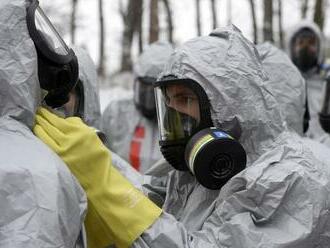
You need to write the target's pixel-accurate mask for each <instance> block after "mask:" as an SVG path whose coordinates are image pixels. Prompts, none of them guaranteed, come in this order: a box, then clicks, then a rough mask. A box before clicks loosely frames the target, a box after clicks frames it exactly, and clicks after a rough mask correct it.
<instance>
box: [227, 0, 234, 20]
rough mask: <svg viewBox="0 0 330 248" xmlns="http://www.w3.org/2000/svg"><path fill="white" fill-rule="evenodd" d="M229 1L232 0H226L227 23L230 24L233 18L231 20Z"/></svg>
mask: <svg viewBox="0 0 330 248" xmlns="http://www.w3.org/2000/svg"><path fill="white" fill-rule="evenodd" d="M231 1H232V0H227V14H228V16H227V25H230V24H232V23H233V20H232V15H231V14H232V7H231Z"/></svg>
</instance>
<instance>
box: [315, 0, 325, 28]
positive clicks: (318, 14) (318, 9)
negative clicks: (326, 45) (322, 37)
mask: <svg viewBox="0 0 330 248" xmlns="http://www.w3.org/2000/svg"><path fill="white" fill-rule="evenodd" d="M323 9H324V3H323V0H316V1H315V8H314V18H313V19H314V22H315V23H316V24H317V25H318V26H319V27H320V29H321V30H322V31H323V26H324V19H325V13H324V11H323Z"/></svg>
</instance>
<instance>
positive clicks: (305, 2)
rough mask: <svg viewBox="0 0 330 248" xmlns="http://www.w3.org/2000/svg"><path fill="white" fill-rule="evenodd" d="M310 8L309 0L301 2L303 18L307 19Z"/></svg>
mask: <svg viewBox="0 0 330 248" xmlns="http://www.w3.org/2000/svg"><path fill="white" fill-rule="evenodd" d="M307 10H308V0H302V2H301V18H302V19H305V18H306V16H307Z"/></svg>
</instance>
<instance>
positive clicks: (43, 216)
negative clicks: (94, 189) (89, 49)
mask: <svg viewBox="0 0 330 248" xmlns="http://www.w3.org/2000/svg"><path fill="white" fill-rule="evenodd" d="M40 23H43V24H46V25H45V26H41V25H40ZM50 25H51V24H50V22H49V21H48V19H47V18H46V17H45V16H44V15H43V12H42V10H41V9H40V8H38V2H36V1H27V0H1V1H0V86H1V87H0V151H1V162H0V211H1V214H0V247H3V248H7V247H8V248H13V247H15V248H18V247H22V248H23V247H24V248H30V247H31V248H36V247H40V248H41V247H42V248H43V247H83V243H82V239H80V233H81V230H82V223H83V220H84V216H85V211H86V207H87V199H86V196H85V193H84V192H83V189H82V188H81V187H80V185H79V183H78V181H77V180H76V179H75V178H74V177H73V176H72V174H71V173H70V171H69V170H68V169H67V168H66V166H65V165H64V163H63V161H62V160H61V159H60V158H59V157H58V156H57V155H56V154H55V153H54V152H53V151H51V150H50V149H49V148H48V147H47V146H45V145H44V144H43V143H42V142H40V140H39V139H38V138H37V137H35V136H34V134H33V133H32V131H31V130H32V127H33V126H34V123H35V120H34V116H35V112H36V109H37V107H38V106H40V105H41V101H42V100H43V98H42V96H44V95H45V94H44V93H43V92H44V90H48V94H47V96H46V98H45V100H46V101H47V102H48V103H49V104H51V105H53V106H54V107H56V106H59V104H63V103H64V102H65V101H66V100H67V98H66V96H65V89H64V88H65V87H71V85H73V84H74V83H75V68H74V66H75V65H74V57H75V56H74V54H73V53H72V51H71V50H69V49H68V48H67V47H66V45H65V44H64V42H63V44H61V46H62V48H63V49H62V50H61V52H63V53H62V55H63V57H62V58H64V57H65V58H66V61H64V60H62V61H57V63H55V62H54V63H53V62H50V61H47V58H46V56H47V55H43V54H42V53H43V51H48V52H49V53H48V55H51V53H52V52H55V50H51V48H52V47H51V45H54V44H55V43H54V42H51V44H46V43H43V41H46V40H43V39H42V37H45V36H42V34H46V35H48V37H52V38H53V39H57V41H61V42H62V40H61V38H60V37H59V36H58V37H56V35H58V34H57V33H56V31H54V30H52V29H48V31H49V32H50V33H42V32H45V30H44V29H43V28H42V27H44V28H45V27H49V28H53V27H52V26H50ZM32 26H34V28H35V29H34V30H33V27H32ZM52 32H53V33H52ZM51 35H53V36H51ZM37 36H38V38H37ZM56 45H60V43H57V44H56ZM64 48H65V49H64ZM43 56H44V57H43ZM55 56H56V55H55ZM60 57H61V56H60ZM64 67H65V68H64ZM50 71H51V72H52V73H53V74H51V72H50ZM59 74H61V75H62V76H63V77H62V76H61V77H62V79H63V81H61V82H59V84H58V86H59V89H60V90H59V91H61V92H58V91H56V90H54V89H55V87H54V82H55V79H56V78H55V77H56V76H59ZM48 75H49V77H53V78H48V79H49V80H45V79H46V78H47V76H48ZM57 79H58V78H57ZM61 83H63V85H61ZM42 88H43V89H42ZM51 90H54V91H52V92H50V91H51Z"/></svg>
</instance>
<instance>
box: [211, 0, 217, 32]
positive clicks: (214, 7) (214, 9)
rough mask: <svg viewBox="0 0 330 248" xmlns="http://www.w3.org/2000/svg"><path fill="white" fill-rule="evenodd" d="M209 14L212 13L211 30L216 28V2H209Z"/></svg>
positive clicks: (212, 0)
mask: <svg viewBox="0 0 330 248" xmlns="http://www.w3.org/2000/svg"><path fill="white" fill-rule="evenodd" d="M211 12H212V28H213V29H215V28H217V27H218V14H217V13H218V12H217V1H216V0H211Z"/></svg>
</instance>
